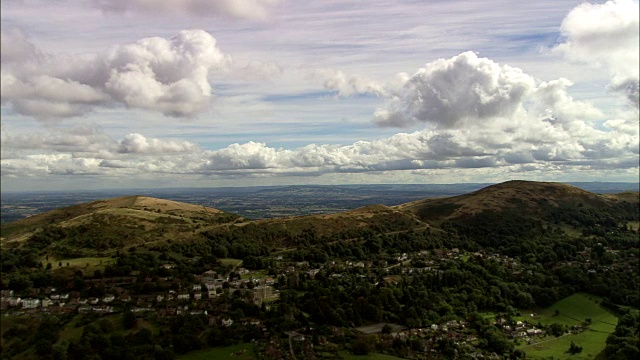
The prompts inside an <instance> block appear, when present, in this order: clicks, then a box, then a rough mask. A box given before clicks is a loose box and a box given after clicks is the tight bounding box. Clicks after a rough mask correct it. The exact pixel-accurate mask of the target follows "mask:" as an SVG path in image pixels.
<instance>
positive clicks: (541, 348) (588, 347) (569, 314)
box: [519, 294, 618, 360]
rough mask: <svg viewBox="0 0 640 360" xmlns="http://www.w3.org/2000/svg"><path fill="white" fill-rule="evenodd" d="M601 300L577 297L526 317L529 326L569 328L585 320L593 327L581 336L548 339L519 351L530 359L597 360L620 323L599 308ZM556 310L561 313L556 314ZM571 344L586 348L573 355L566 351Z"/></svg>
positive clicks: (575, 295) (551, 337)
mask: <svg viewBox="0 0 640 360" xmlns="http://www.w3.org/2000/svg"><path fill="white" fill-rule="evenodd" d="M598 301H599V298H597V297H594V296H590V295H585V294H574V295H571V296H569V297H566V298H564V299H562V300H560V301H558V302H556V303H555V304H553V305H551V306H549V307H548V308H546V309H544V310H542V311H541V312H540V313H539V314H538V315H536V316H534V317H533V318H527V321H529V322H530V323H538V322H540V323H541V324H543V325H550V324H553V323H559V324H562V325H565V326H567V327H571V326H578V325H581V324H582V323H583V322H584V321H585V319H591V325H589V327H588V329H587V330H585V331H583V332H581V333H578V334H571V333H569V334H565V335H563V336H560V337H553V336H547V337H545V338H542V339H541V340H540V341H539V342H537V343H535V344H525V345H521V346H519V349H521V350H523V351H524V352H525V353H526V354H527V358H531V359H546V358H550V357H553V358H554V359H566V358H571V359H576V360H580V359H593V358H595V357H596V356H597V355H598V354H599V353H600V352H601V351H602V350H603V349H604V348H605V346H606V343H605V341H606V339H607V336H609V334H611V333H612V332H613V331H614V329H615V326H616V323H617V322H618V319H617V318H616V316H615V315H613V314H612V313H610V312H609V311H608V310H607V309H605V308H603V307H602V306H600V305H599V304H598ZM556 310H558V314H557V315H556ZM536 341H538V340H536ZM572 341H573V342H574V343H575V344H576V345H578V346H581V347H582V348H583V350H582V352H581V353H579V354H575V355H570V354H569V353H568V352H567V351H568V350H569V346H571V342H572Z"/></svg>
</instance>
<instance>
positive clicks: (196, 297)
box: [193, 292, 202, 300]
mask: <svg viewBox="0 0 640 360" xmlns="http://www.w3.org/2000/svg"><path fill="white" fill-rule="evenodd" d="M193 298H194V299H195V300H200V299H202V293H201V292H197V293H195V294H193Z"/></svg>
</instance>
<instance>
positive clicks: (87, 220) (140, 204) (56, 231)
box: [1, 196, 239, 250]
mask: <svg viewBox="0 0 640 360" xmlns="http://www.w3.org/2000/svg"><path fill="white" fill-rule="evenodd" d="M238 218H239V216H238V215H235V214H229V213H225V212H223V211H221V210H218V209H214V208H209V207H205V206H201V205H194V204H187V203H181V202H176V201H170V200H163V199H156V198H151V197H146V196H124V197H118V198H113V199H107V200H99V201H93V202H89V203H85V204H79V205H74V206H69V207H65V208H61V209H56V210H52V211H48V212H46V213H43V214H39V215H35V216H32V217H28V218H26V219H23V220H18V221H15V222H12V223H9V224H3V225H2V228H1V229H2V246H3V247H5V246H7V245H8V244H12V243H20V242H23V241H25V240H30V241H36V242H38V241H39V242H42V245H43V247H48V246H49V245H55V246H56V247H61V246H62V247H64V246H67V247H70V248H84V249H95V250H109V249H113V248H120V247H126V246H132V245H137V244H141V243H148V242H155V241H159V240H163V239H164V240H169V239H175V238H182V237H187V238H189V237H192V234H193V232H194V231H193V230H194V229H196V228H199V227H204V226H214V225H219V224H224V223H227V222H232V221H235V220H237V219H238Z"/></svg>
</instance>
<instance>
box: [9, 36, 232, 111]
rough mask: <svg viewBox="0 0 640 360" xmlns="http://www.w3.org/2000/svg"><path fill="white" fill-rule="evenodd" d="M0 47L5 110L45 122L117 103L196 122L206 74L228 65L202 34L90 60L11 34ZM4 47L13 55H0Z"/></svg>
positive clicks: (147, 42) (207, 91)
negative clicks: (8, 107) (45, 48)
mask: <svg viewBox="0 0 640 360" xmlns="http://www.w3.org/2000/svg"><path fill="white" fill-rule="evenodd" d="M2 46H3V48H2V51H3V58H2V60H3V63H2V101H3V104H4V103H9V104H11V106H12V109H13V110H14V111H16V112H18V113H21V114H25V115H29V116H33V117H35V118H38V119H44V120H47V119H59V118H64V117H71V116H79V115H83V114H86V113H87V112H89V111H92V110H93V109H95V108H96V107H98V106H105V107H109V106H115V105H124V106H126V107H130V108H140V109H146V110H151V111H159V112H161V113H163V114H165V115H169V116H177V117H190V116H194V115H196V114H197V113H199V112H200V111H202V110H204V109H205V108H206V107H207V105H208V102H209V98H210V97H211V93H212V86H211V83H210V80H209V76H210V75H211V74H212V73H214V72H216V71H220V70H221V69H223V68H225V67H226V66H227V65H228V64H229V63H230V61H231V60H230V57H229V56H227V55H224V54H223V53H222V52H221V51H220V50H219V49H218V48H217V46H216V40H215V38H214V37H213V36H212V35H211V34H209V33H207V32H205V31H202V30H185V31H181V32H179V33H178V34H176V35H175V36H173V37H172V38H170V39H165V38H158V37H154V38H146V39H142V40H140V41H138V42H136V43H133V44H127V45H119V46H115V47H113V48H111V49H109V50H108V51H106V52H105V53H102V54H97V55H89V56H86V55H52V54H43V53H42V52H40V51H39V50H38V49H36V48H35V46H33V44H31V43H30V42H29V41H28V39H27V38H26V37H25V36H23V35H21V34H20V33H18V32H16V31H11V32H9V33H7V34H5V33H4V32H3V38H2ZM5 47H6V48H8V49H14V50H11V51H9V52H8V53H7V54H5V53H4V52H5ZM5 61H6V62H5Z"/></svg>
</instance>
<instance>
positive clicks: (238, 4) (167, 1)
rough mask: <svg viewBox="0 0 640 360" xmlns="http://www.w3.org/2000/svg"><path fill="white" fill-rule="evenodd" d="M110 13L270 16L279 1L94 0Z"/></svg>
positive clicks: (252, 17)
mask: <svg viewBox="0 0 640 360" xmlns="http://www.w3.org/2000/svg"><path fill="white" fill-rule="evenodd" d="M91 2H92V3H93V4H94V5H95V6H98V7H99V8H101V9H103V10H105V11H107V12H119V13H121V12H136V13H151V14H154V13H168V14H175V13H184V14H188V15H194V16H199V17H204V16H225V17H232V18H240V19H254V20H256V19H257V20H264V19H266V18H267V17H268V16H269V14H270V12H271V9H272V8H273V7H275V6H276V5H278V4H279V3H280V1H279V0H91Z"/></svg>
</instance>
